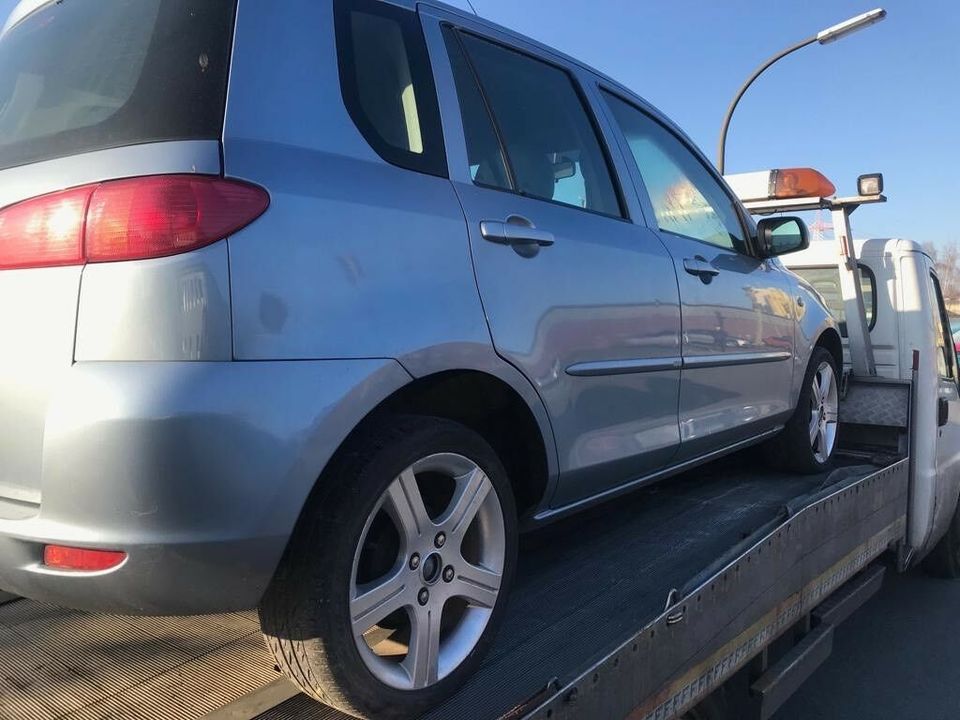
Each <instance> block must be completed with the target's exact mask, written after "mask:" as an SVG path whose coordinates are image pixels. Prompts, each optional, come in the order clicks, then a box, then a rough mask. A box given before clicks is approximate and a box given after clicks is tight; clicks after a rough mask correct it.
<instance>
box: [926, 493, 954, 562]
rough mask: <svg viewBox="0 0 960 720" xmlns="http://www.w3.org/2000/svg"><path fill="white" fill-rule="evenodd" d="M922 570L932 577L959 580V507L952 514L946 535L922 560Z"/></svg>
mask: <svg viewBox="0 0 960 720" xmlns="http://www.w3.org/2000/svg"><path fill="white" fill-rule="evenodd" d="M923 569H924V571H925V572H926V573H927V574H928V575H932V576H933V577H938V578H945V579H948V580H953V579H956V578H960V506H958V507H957V509H956V510H955V511H954V513H953V519H952V520H950V527H948V528H947V534H946V535H944V536H943V537H942V538H940V542H938V543H937V544H936V546H935V547H934V548H933V551H932V552H931V553H930V554H929V555H927V557H926V558H924V560H923Z"/></svg>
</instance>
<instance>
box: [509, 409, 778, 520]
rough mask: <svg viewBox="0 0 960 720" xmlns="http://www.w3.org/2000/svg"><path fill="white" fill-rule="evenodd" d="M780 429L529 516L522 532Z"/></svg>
mask: <svg viewBox="0 0 960 720" xmlns="http://www.w3.org/2000/svg"><path fill="white" fill-rule="evenodd" d="M782 429H783V426H782V425H778V426H777V427H775V428H772V429H770V430H767V431H765V432H762V433H760V434H759V435H754V436H753V437H751V438H747V439H746V440H741V441H739V442H736V443H734V444H732V445H728V446H727V447H725V448H721V449H719V450H714V451H713V452H709V453H707V454H706V455H700V456H699V457H695V458H693V459H691V460H686V461H684V462H682V463H678V464H676V465H671V466H669V467H666V468H663V469H662V470H658V471H657V472H655V473H652V474H650V475H644V476H643V477H640V478H637V479H635V480H631V481H630V482H627V483H624V484H623V485H617V486H616V487H613V488H610V489H608V490H604V491H603V492H600V493H597V494H596V495H591V496H590V497H586V498H583V499H581V500H577V501H575V502H572V503H569V504H567V505H562V506H560V507H557V508H546V509H544V510H541V511H540V512H538V513H536V514H535V515H533V516H532V517H530V518H528V519H527V520H525V521H524V522H523V527H522V529H523V530H528V529H533V528H535V527H540V526H541V525H546V524H548V523H551V522H554V521H555V520H560V519H561V518H564V517H567V516H568V515H572V514H573V513H575V512H579V511H581V510H585V509H586V508H588V507H592V506H593V505H599V504H600V503H603V502H606V501H607V500H611V499H613V498H615V497H618V496H620V495H625V494H626V493H628V492H632V491H634V490H637V489H639V488H641V487H643V486H645V485H649V484H650V483H654V482H657V481H658V480H662V479H664V478H667V477H670V476H671V475H678V474H679V473H682V472H684V471H685V470H690V469H692V468H695V467H697V466H698V465H703V464H705V463H708V462H711V461H713V460H716V459H717V458H720V457H723V456H724V455H729V454H730V453H734V452H736V451H738V450H743V449H744V448H747V447H750V446H751V445H756V444H757V443H761V442H763V441H764V440H767V439H768V438H771V437H773V436H774V435H776V434H777V433H779V432H780V431H781V430H782Z"/></svg>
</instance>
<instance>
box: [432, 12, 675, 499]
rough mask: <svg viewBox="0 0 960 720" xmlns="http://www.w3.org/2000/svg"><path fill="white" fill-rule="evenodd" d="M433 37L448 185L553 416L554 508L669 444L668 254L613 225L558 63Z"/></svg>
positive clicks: (516, 353) (508, 353)
mask: <svg viewBox="0 0 960 720" xmlns="http://www.w3.org/2000/svg"><path fill="white" fill-rule="evenodd" d="M429 12H431V13H434V12H435V13H437V17H438V19H453V18H455V20H456V22H457V24H458V25H462V24H463V20H462V19H461V18H459V17H456V16H446V15H445V14H444V13H443V11H439V10H435V9H430V10H429ZM436 30H437V32H435V33H434V34H433V40H434V42H433V45H432V50H434V51H436V53H435V54H436V55H437V56H438V57H441V56H446V57H447V58H449V64H443V63H439V62H437V63H436V66H437V80H438V87H439V92H440V95H441V102H442V104H443V106H444V108H445V109H446V110H447V112H445V113H444V115H445V118H444V119H445V122H446V125H445V127H446V129H447V146H448V156H449V158H450V174H451V180H452V182H453V183H454V186H455V188H456V190H457V193H458V195H459V197H460V200H461V202H462V204H463V208H464V212H465V214H466V217H467V222H468V226H469V231H470V242H471V247H472V250H473V255H474V263H475V267H476V274H477V282H478V286H479V289H480V294H481V299H482V301H483V305H484V309H485V312H486V315H487V319H488V323H489V326H490V331H491V335H492V338H493V342H494V345H495V347H496V349H497V352H498V353H499V354H500V355H501V356H502V357H504V358H506V359H507V360H508V361H509V362H511V363H512V364H514V365H515V366H516V367H518V368H519V369H520V370H521V371H522V372H523V373H524V374H525V375H526V376H527V378H528V379H529V380H530V382H531V383H532V384H533V385H534V386H535V387H536V388H537V390H538V392H539V393H540V395H541V397H542V398H543V400H544V404H545V406H546V408H547V410H548V412H549V414H550V417H551V421H552V424H553V428H554V433H555V435H556V440H557V446H558V448H559V454H560V457H559V464H560V473H561V475H560V483H559V486H558V489H557V491H556V493H555V495H554V497H553V502H552V504H553V505H555V506H557V505H564V504H567V503H570V502H573V501H576V500H577V499H580V498H584V497H587V496H590V495H594V494H597V493H598V492H602V491H603V490H606V489H608V488H611V487H613V486H616V485H619V484H621V483H624V482H626V481H630V480H633V479H636V478H639V477H641V476H643V475H645V474H648V473H650V472H652V471H655V470H657V469H659V468H662V467H663V466H665V465H666V464H667V463H668V462H669V460H670V459H671V458H672V457H673V455H674V453H675V452H676V449H677V447H678V444H679V429H678V427H677V416H676V410H677V400H678V393H679V381H680V370H679V365H680V347H679V335H680V313H679V297H678V291H677V286H676V279H675V277H674V272H673V265H672V261H671V259H670V257H669V254H668V253H667V252H666V251H665V250H664V248H663V246H662V244H661V243H660V242H659V241H658V240H657V238H656V237H655V236H654V235H653V234H652V233H651V232H650V231H649V230H646V229H645V228H643V227H641V226H638V225H634V224H633V223H631V222H630V221H629V220H627V219H625V218H624V215H625V214H626V213H624V206H623V203H622V201H621V198H620V196H619V193H618V191H617V184H616V181H615V179H614V177H613V174H612V172H611V166H610V158H609V157H608V156H607V154H606V152H605V150H604V148H603V146H602V144H601V142H602V141H601V140H600V138H599V137H598V134H597V128H596V125H595V123H594V121H593V118H592V117H591V116H590V114H589V112H588V110H587V108H586V107H585V105H584V101H583V97H582V95H581V94H580V92H579V90H578V85H577V83H576V81H575V79H574V77H573V75H572V74H571V71H570V70H569V69H567V68H562V67H558V66H557V65H555V64H553V63H552V62H545V61H544V60H543V59H542V58H540V57H533V56H531V55H530V54H528V53H529V52H530V51H529V49H527V48H524V49H523V50H522V51H518V49H517V48H516V46H512V47H506V46H504V45H503V44H501V41H502V39H500V38H497V39H496V40H491V39H489V37H480V36H478V35H476V34H474V33H473V32H472V31H470V32H465V31H460V30H454V29H452V28H447V27H445V28H443V29H442V31H441V30H440V28H439V27H437V28H436ZM428 33H429V31H428ZM444 65H445V66H444ZM451 71H452V72H451ZM464 140H465V141H466V142H464Z"/></svg>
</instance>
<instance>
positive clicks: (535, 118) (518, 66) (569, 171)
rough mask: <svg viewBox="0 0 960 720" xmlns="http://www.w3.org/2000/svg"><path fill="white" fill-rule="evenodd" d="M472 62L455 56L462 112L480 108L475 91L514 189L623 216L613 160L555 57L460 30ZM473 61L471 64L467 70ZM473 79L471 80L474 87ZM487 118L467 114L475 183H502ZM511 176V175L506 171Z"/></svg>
mask: <svg viewBox="0 0 960 720" xmlns="http://www.w3.org/2000/svg"><path fill="white" fill-rule="evenodd" d="M457 37H459V38H460V39H461V40H462V42H463V46H464V48H465V49H466V52H467V55H468V57H469V63H470V67H469V68H468V67H467V65H466V64H465V63H463V62H460V63H457V62H456V61H454V73H455V74H456V75H457V88H458V91H461V108H462V109H463V112H464V114H465V115H466V114H468V113H469V114H470V115H471V116H472V115H474V114H479V113H478V110H477V109H476V105H477V103H476V101H475V99H474V100H470V99H469V98H470V97H471V96H473V95H474V94H475V93H476V92H477V88H476V82H477V81H479V85H480V89H479V91H480V92H482V93H483V96H484V97H485V98H486V101H487V105H488V106H489V108H490V111H491V112H492V114H493V123H494V124H493V127H494V128H496V129H498V130H499V132H500V140H501V142H502V145H503V155H505V156H506V159H507V162H508V164H509V168H501V170H506V171H507V172H509V173H510V175H512V187H511V189H513V190H515V191H516V192H519V193H521V194H523V195H529V196H531V197H535V198H540V199H544V200H551V201H553V202H558V203H563V204H565V205H572V206H574V207H579V208H583V209H586V210H592V211H594V212H599V213H604V214H606V215H614V216H618V217H619V216H622V211H621V208H620V202H619V199H618V196H617V191H616V189H615V185H614V181H613V178H612V176H611V173H610V166H609V163H608V162H607V157H606V155H605V154H604V151H603V148H602V146H601V144H600V140H599V138H598V137H597V133H596V130H595V129H594V125H593V122H592V121H591V119H590V116H589V115H588V114H587V109H586V107H585V106H584V103H583V101H582V100H581V97H580V95H579V93H578V92H577V89H576V86H575V85H574V83H573V80H572V78H571V77H570V75H569V74H568V73H567V72H565V71H564V70H561V69H559V68H557V67H555V66H553V65H550V64H548V63H545V62H542V61H540V60H536V59H534V58H531V57H529V56H527V55H524V54H522V53H519V52H516V51H513V50H509V49H507V48H504V47H502V46H500V45H496V44H494V43H491V42H487V41H486V40H481V39H480V38H477V37H475V36H473V35H468V34H466V33H459V34H458V35H457ZM470 68H472V72H468V70H469V69H470ZM471 84H473V87H472V88H471ZM488 122H489V118H488V119H487V120H482V119H478V118H477V117H469V118H467V117H465V119H464V123H465V125H466V126H472V125H475V126H476V127H474V128H471V129H466V128H465V133H466V134H467V138H466V139H467V144H468V146H470V147H468V154H469V155H470V157H471V166H473V164H474V163H475V162H478V161H480V160H481V159H483V160H485V164H484V165H483V166H482V167H481V168H479V169H478V170H477V174H476V177H475V180H476V182H478V183H479V184H486V185H496V186H498V187H503V181H504V179H506V178H505V177H504V176H503V175H498V174H497V172H498V161H497V154H496V153H494V152H493V151H492V149H491V148H490V147H489V145H488V143H489V128H488V126H487V123H488ZM507 177H509V175H508V176H507Z"/></svg>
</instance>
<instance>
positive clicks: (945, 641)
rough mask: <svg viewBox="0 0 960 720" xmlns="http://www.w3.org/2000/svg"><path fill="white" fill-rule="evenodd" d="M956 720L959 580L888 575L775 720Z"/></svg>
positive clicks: (959, 706) (959, 713)
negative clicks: (882, 585) (829, 654)
mask: <svg viewBox="0 0 960 720" xmlns="http://www.w3.org/2000/svg"><path fill="white" fill-rule="evenodd" d="M834 718H836V719H839V718H843V720H854V719H856V720H859V719H860V718H864V719H869V720H887V719H888V718H889V719H891V720H893V719H896V720H958V719H960V580H952V581H951V580H938V579H934V578H930V577H927V576H926V575H924V574H923V572H922V571H919V570H914V571H911V572H910V573H908V574H906V575H902V576H898V575H896V574H895V573H894V572H893V571H892V570H888V572H887V577H886V580H885V582H884V587H883V588H882V589H881V590H880V592H879V593H877V595H876V596H874V597H873V598H872V599H871V600H870V601H869V602H868V603H867V604H866V605H864V606H863V607H862V608H861V609H860V610H859V611H858V612H856V613H854V614H853V615H852V616H851V617H850V618H849V619H848V620H847V621H846V622H844V623H843V624H842V625H841V626H840V627H839V628H838V629H837V631H836V633H835V635H834V644H833V654H832V655H831V657H830V658H829V659H828V660H827V662H826V663H824V664H823V665H822V666H821V667H820V668H819V669H818V670H817V671H816V673H814V675H813V676H812V677H811V678H810V679H809V680H808V681H807V682H806V684H805V685H803V687H801V688H800V690H799V691H798V692H797V693H796V694H795V695H794V696H793V697H792V698H791V699H790V701H788V703H787V704H786V705H784V707H783V708H782V709H781V710H780V712H779V713H777V715H775V716H774V720H833V719H834Z"/></svg>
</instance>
